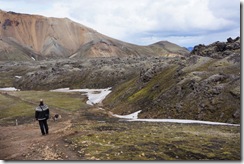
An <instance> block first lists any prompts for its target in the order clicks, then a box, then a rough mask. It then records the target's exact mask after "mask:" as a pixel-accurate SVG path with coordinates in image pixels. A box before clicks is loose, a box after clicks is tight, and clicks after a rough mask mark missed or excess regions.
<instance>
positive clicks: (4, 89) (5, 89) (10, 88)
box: [0, 87, 20, 91]
mask: <svg viewBox="0 0 244 164" xmlns="http://www.w3.org/2000/svg"><path fill="white" fill-rule="evenodd" d="M0 91H20V89H16V88H14V87H8V88H0Z"/></svg>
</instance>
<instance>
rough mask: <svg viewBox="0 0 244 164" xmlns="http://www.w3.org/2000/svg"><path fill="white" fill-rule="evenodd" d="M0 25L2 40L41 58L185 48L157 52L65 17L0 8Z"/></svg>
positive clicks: (144, 53)
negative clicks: (49, 16)
mask: <svg viewBox="0 0 244 164" xmlns="http://www.w3.org/2000/svg"><path fill="white" fill-rule="evenodd" d="M0 25H1V27H0V36H1V39H5V40H6V39H8V40H10V41H12V42H14V43H15V44H18V45H19V46H23V47H25V48H27V49H28V51H29V52H28V53H35V54H38V56H42V58H51V59H58V58H69V57H70V58H80V57H114V56H117V57H118V56H155V55H165V53H164V51H163V50H164V49H167V50H166V51H165V52H167V53H168V52H169V51H170V52H172V53H175V54H181V52H180V51H184V48H180V47H179V46H178V49H177V51H174V49H172V48H171V47H170V46H168V45H163V46H162V47H160V45H157V46H156V47H157V48H160V52H157V51H158V50H156V51H155V48H154V47H153V46H137V45H133V44H129V43H126V42H122V41H119V40H116V39H113V38H110V37H108V36H105V35H102V34H100V33H98V32H96V31H95V30H93V29H91V28H88V27H86V26H83V25H81V24H78V23H75V22H73V21H71V20H69V19H67V18H63V19H62V18H47V17H43V16H38V15H28V14H19V13H14V12H4V11H1V10H0ZM179 52H180V53H179ZM186 53H189V52H186ZM28 56H30V55H28ZM2 58H3V57H2ZM17 58H18V57H17ZM39 58H40V57H39Z"/></svg>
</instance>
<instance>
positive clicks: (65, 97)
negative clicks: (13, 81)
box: [10, 91, 87, 111]
mask: <svg viewBox="0 0 244 164" xmlns="http://www.w3.org/2000/svg"><path fill="white" fill-rule="evenodd" d="M11 93H13V94H14V95H15V96H17V97H20V98H21V99H22V100H25V101H29V102H32V103H34V104H36V105H38V104H39V101H40V99H43V100H44V103H46V104H47V105H49V106H52V107H56V108H61V109H65V110H67V111H75V110H78V109H80V108H86V107H87V105H86V101H85V100H86V97H85V96H83V95H81V93H79V92H72V93H62V92H49V91H20V92H11ZM11 93H10V94H11Z"/></svg>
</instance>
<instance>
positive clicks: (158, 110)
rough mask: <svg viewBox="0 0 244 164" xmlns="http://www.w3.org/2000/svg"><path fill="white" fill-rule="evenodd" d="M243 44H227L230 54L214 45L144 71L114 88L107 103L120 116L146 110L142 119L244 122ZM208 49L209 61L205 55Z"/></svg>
mask: <svg viewBox="0 0 244 164" xmlns="http://www.w3.org/2000/svg"><path fill="white" fill-rule="evenodd" d="M239 41H240V40H239V39H235V40H234V41H233V42H231V43H230V41H228V42H223V43H222V45H223V46H224V47H229V50H228V51H218V49H216V48H215V46H216V44H210V45H208V46H204V47H205V48H201V50H199V51H198V52H197V53H196V51H193V52H192V54H191V56H189V57H187V58H185V59H184V58H181V60H178V59H177V58H175V60H172V59H171V60H169V61H168V62H165V63H160V64H158V65H154V66H151V67H149V68H146V67H145V68H144V69H141V71H140V75H139V76H136V77H133V78H131V79H130V80H128V81H126V82H125V83H123V84H120V85H118V86H116V87H115V88H114V89H113V92H112V93H111V94H110V95H108V97H107V98H106V99H105V101H104V104H105V105H106V106H107V108H108V109H111V108H112V109H113V110H112V111H113V113H116V114H124V115H126V114H130V113H133V112H136V111H139V110H142V112H141V113H140V114H139V117H140V118H178V119H193V120H205V121H217V122H228V123H240V109H241V107H240V68H241V65H240V61H241V60H240V46H239V48H236V47H238V46H237V45H239ZM231 47H232V48H231ZM233 47H235V48H233ZM195 49H197V46H196V47H195ZM210 49H211V50H212V51H211V53H209V54H208V56H203V55H202V54H203V52H206V51H208V50H210ZM230 49H232V50H230ZM198 54H199V55H198ZM211 54H212V55H211ZM200 55H201V56H200Z"/></svg>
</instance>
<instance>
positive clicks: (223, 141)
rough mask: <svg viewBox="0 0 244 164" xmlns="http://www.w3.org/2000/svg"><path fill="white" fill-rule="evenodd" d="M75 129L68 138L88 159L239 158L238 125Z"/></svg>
mask: <svg viewBox="0 0 244 164" xmlns="http://www.w3.org/2000/svg"><path fill="white" fill-rule="evenodd" d="M76 131H77V132H78V133H77V135H75V136H73V137H72V138H70V141H71V143H72V145H73V146H74V147H76V151H77V152H78V154H79V155H80V156H81V157H83V158H86V159H88V160H90V159H91V160H94V159H99V160H207V159H215V160H216V159H229V160H230V159H232V160H233V159H240V154H239V152H240V146H239V144H240V133H239V128H238V127H225V126H202V125H188V124H168V123H145V122H144V123H143V122H130V123H119V122H114V123H113V124H111V123H99V124H94V123H92V124H86V125H82V126H78V127H76ZM79 132H80V133H79ZM230 136H231V137H230ZM224 154H226V155H228V156H224Z"/></svg>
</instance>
